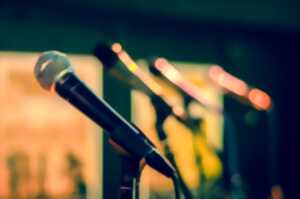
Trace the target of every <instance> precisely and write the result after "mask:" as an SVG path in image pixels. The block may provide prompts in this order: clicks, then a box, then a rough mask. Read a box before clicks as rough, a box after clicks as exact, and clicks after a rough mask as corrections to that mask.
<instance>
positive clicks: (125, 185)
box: [119, 155, 141, 199]
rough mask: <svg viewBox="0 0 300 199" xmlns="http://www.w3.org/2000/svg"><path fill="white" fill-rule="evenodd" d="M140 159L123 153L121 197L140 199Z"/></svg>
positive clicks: (123, 198)
mask: <svg viewBox="0 0 300 199" xmlns="http://www.w3.org/2000/svg"><path fill="white" fill-rule="evenodd" d="M140 174H141V169H140V160H139V159H134V158H131V157H129V156H126V155H121V183H120V187H119V198H120V199H139V183H140Z"/></svg>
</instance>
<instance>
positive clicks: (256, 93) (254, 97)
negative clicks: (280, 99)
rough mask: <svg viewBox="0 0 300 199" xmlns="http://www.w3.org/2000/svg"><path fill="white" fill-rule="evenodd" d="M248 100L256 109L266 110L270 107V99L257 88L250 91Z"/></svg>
mask: <svg viewBox="0 0 300 199" xmlns="http://www.w3.org/2000/svg"><path fill="white" fill-rule="evenodd" d="M248 99H249V100H250V102H251V103H252V104H253V105H254V106H255V107H256V108H257V109H261V110H268V109H270V108H271V105H272V102H271V97H270V96H269V95H268V94H267V93H265V92H264V91H262V90H260V89H257V88H253V89H251V90H250V92H249V94H248Z"/></svg>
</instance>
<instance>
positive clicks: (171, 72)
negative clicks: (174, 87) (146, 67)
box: [154, 58, 183, 84]
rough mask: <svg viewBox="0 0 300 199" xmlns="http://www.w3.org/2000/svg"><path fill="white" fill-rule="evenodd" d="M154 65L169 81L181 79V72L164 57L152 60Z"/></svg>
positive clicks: (175, 81)
mask: <svg viewBox="0 0 300 199" xmlns="http://www.w3.org/2000/svg"><path fill="white" fill-rule="evenodd" d="M154 65H155V67H156V68H157V69H158V70H159V71H160V72H161V73H162V74H163V75H165V76H166V77H167V78H168V79H169V80H170V81H171V82H173V83H175V84H176V83H177V82H179V81H182V79H183V78H182V76H181V74H180V73H179V72H178V71H177V70H176V69H175V68H174V67H173V66H172V65H171V64H170V63H169V62H168V61H167V60H166V59H164V58H158V59H156V60H155V62H154Z"/></svg>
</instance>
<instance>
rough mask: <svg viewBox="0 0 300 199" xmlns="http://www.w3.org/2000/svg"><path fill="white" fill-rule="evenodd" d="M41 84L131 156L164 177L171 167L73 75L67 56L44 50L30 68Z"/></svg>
mask: <svg viewBox="0 0 300 199" xmlns="http://www.w3.org/2000/svg"><path fill="white" fill-rule="evenodd" d="M34 74H35V77H36V79H37V80H38V82H39V84H40V85H41V87H43V88H44V89H46V90H50V91H56V92H57V93H58V94H59V95H60V96H61V97H62V98H64V99H65V100H67V101H68V102H69V103H71V104H72V105H73V106H74V107H76V108H77V109H79V110H80V111H81V112H82V113H84V114H85V115H86V116H88V117H89V118H90V119H91V120H92V121H94V122H95V123H96V124H98V125H100V126H101V127H103V129H105V130H106V131H108V132H109V133H110V136H111V139H112V140H113V141H115V142H116V143H117V144H118V145H120V146H121V147H123V148H124V149H125V150H126V151H127V152H129V153H130V154H131V155H132V156H133V158H136V159H138V160H139V159H142V158H144V159H145V161H146V163H147V164H148V165H149V166H151V167H152V168H154V169H156V170H157V171H159V172H161V173H162V174H164V175H165V176H167V177H170V178H173V177H174V176H175V175H176V174H175V170H174V169H173V167H172V166H171V165H170V164H169V163H168V162H167V161H166V160H165V159H164V158H163V157H162V156H161V155H160V154H159V153H158V152H157V150H156V149H155V147H154V146H153V145H152V143H151V142H150V141H149V140H148V139H147V138H146V136H145V135H144V134H143V133H142V132H141V130H140V129H138V128H137V127H136V126H134V125H133V124H131V123H130V122H128V121H126V120H125V119H124V118H123V117H122V116H121V115H120V114H118V112H117V111H116V110H114V109H113V108H112V107H111V106H110V105H109V104H108V103H107V102H106V101H104V100H103V99H101V98H98V97H97V96H96V95H95V94H94V93H93V92H92V91H91V90H90V89H89V88H88V87H87V86H86V85H85V84H84V83H83V82H82V81H81V80H80V79H79V78H78V77H77V75H76V74H75V72H74V70H73V68H72V67H71V64H70V62H69V60H68V58H67V56H66V55H65V54H63V53H61V52H58V51H47V52H44V53H43V54H42V55H41V56H40V57H39V58H38V61H37V63H36V65H35V68H34Z"/></svg>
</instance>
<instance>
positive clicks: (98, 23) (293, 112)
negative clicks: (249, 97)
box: [0, 0, 300, 199]
mask: <svg viewBox="0 0 300 199" xmlns="http://www.w3.org/2000/svg"><path fill="white" fill-rule="evenodd" d="M299 6H300V3H299V2H298V1H296V0H294V1H292V0H265V1H249V0H245V1H234V0H227V1H224V0H223V1H222V0H210V1H205V0H198V1H195V0H186V1H180V0H175V1H171V0H165V1H155V0H152V1H142V0H130V1H120V0H109V1H105V0H104V1H100V0H73V1H70V0H60V1H55V0H52V1H47V0H45V1H37V0H28V1H15V0H10V1H8V0H7V1H6V0H3V1H1V2H0V27H1V29H0V51H1V52H0V70H1V71H0V73H1V74H0V78H1V79H0V83H1V84H2V85H0V88H1V91H0V110H1V114H0V116H1V118H0V138H1V146H0V176H2V177H1V178H2V179H6V180H0V183H1V184H0V198H37V197H40V198H46V197H50V198H51V197H53V198H68V197H71V198H74V197H75V196H74V195H72V194H75V195H76V197H88V198H99V197H100V195H102V197H103V198H105V199H110V198H115V195H114V194H115V193H116V190H117V188H118V183H119V178H120V158H119V156H118V155H117V154H116V152H115V151H114V149H112V147H111V146H110V144H108V143H107V135H105V136H104V138H103V140H102V136H99V137H97V142H96V143H95V142H93V140H95V137H93V136H92V138H91V137H90V136H91V135H90V134H91V132H90V131H91V130H90V128H95V127H94V126H93V124H90V123H89V121H88V120H87V119H85V118H84V117H82V118H80V119H78V120H83V121H85V122H87V124H83V125H82V126H81V127H78V128H77V127H74V128H66V127H61V129H60V130H61V131H63V130H64V129H65V131H68V130H71V131H72V129H73V130H74V131H76V135H78V136H77V138H74V142H73V141H70V140H69V141H66V143H67V144H64V141H61V140H62V137H60V138H57V139H59V140H60V141H59V143H60V144H59V146H60V147H58V148H59V149H57V150H56V151H55V153H57V154H58V155H53V151H52V148H51V149H49V148H48V147H44V148H43V147H42V149H41V147H38V144H37V143H40V140H43V139H47V138H41V137H42V136H41V134H39V138H37V139H35V136H36V134H34V133H32V134H30V136H31V138H32V139H28V141H26V139H25V141H24V137H25V138H26V136H25V135H24V133H26V132H27V133H28V132H31V131H30V128H29V127H28V128H29V130H28V129H27V130H24V129H23V126H20V128H8V127H9V125H12V126H13V127H16V126H18V125H19V123H18V121H20V120H21V119H20V118H26V117H28V115H24V114H23V115H22V116H19V115H20V114H19V111H13V112H12V109H9V110H8V107H14V106H15V104H14V103H16V102H15V101H13V100H10V99H18V100H19V101H20V99H21V101H22V99H23V97H22V96H24V95H27V94H28V95H29V96H30V97H29V98H26V100H27V101H29V102H30V105H31V106H30V107H33V106H34V104H38V105H40V103H41V101H38V102H36V101H33V100H36V98H35V96H36V94H35V91H27V90H25V91H24V90H23V91H22V95H21V94H18V95H17V96H15V95H14V93H15V92H16V89H24V85H27V84H28V86H32V85H33V84H34V83H30V82H28V81H33V80H28V78H29V79H30V72H31V71H32V70H33V67H34V63H35V62H34V60H36V58H37V56H38V53H40V52H42V51H45V50H60V51H63V52H66V53H68V54H72V56H74V59H75V61H74V65H75V63H76V65H78V68H81V69H79V70H82V71H85V70H90V71H89V72H86V74H84V72H82V77H86V79H87V80H90V81H91V83H90V84H91V85H93V88H94V89H95V90H96V91H97V92H98V93H99V94H101V93H102V94H103V97H104V99H106V100H107V101H108V102H109V103H110V104H111V105H112V106H113V107H114V108H115V109H116V110H118V111H119V112H120V113H121V114H122V115H123V116H125V118H127V119H129V120H131V119H134V118H135V117H136V113H135V112H134V109H133V108H134V107H135V102H136V99H132V96H131V92H130V90H129V89H128V88H127V87H126V86H125V85H123V84H122V83H120V82H118V81H115V80H114V79H113V78H112V77H111V76H109V75H108V74H107V72H106V71H104V72H103V76H102V73H101V72H99V71H98V70H102V68H101V67H99V66H98V65H99V64H100V63H98V62H97V61H95V59H94V58H93V57H92V51H93V49H94V48H95V45H96V43H97V42H99V41H109V42H115V41H117V42H119V43H121V44H122V45H123V47H124V48H125V49H126V51H127V52H128V53H129V54H130V55H131V56H132V57H133V58H134V59H142V60H143V59H148V58H149V57H153V56H162V57H166V58H167V59H169V60H171V61H172V63H174V65H175V66H178V68H180V69H181V70H182V71H184V70H185V69H186V68H189V66H190V65H189V64H188V63H192V64H193V68H194V69H195V68H196V69H195V70H196V71H197V67H199V68H203V67H204V68H205V67H208V66H209V65H211V64H218V65H221V66H222V67H223V68H224V69H225V70H226V71H228V72H230V73H231V74H233V75H235V76H237V77H239V78H240V79H242V80H244V81H245V82H247V83H248V84H250V85H252V86H254V87H257V88H260V89H262V90H264V91H265V92H267V93H268V94H269V95H270V96H271V97H272V100H273V104H274V107H275V108H276V116H277V118H276V121H275V120H273V119H272V120H271V124H273V125H272V128H273V131H272V132H275V133H268V132H269V131H268V130H266V129H267V128H266V121H267V120H269V119H270V118H268V117H267V116H266V113H265V112H263V111H260V110H257V109H255V108H253V107H249V106H246V105H244V104H241V103H239V102H238V101H237V100H235V99H234V98H231V97H227V96H220V103H221V105H222V106H223V107H224V109H225V111H227V112H229V113H230V115H231V116H230V120H231V123H233V124H234V126H235V127H234V129H235V130H234V131H235V132H236V140H237V141H236V143H237V144H236V145H237V151H238V155H237V160H236V161H237V163H236V165H238V166H237V167H238V168H239V172H240V175H241V178H242V179H243V180H242V181H243V183H242V184H243V185H242V186H241V187H243V188H241V190H242V192H244V193H245V195H247V198H268V197H270V195H271V193H272V191H271V190H273V191H274V190H275V191H274V192H275V194H273V195H275V196H273V198H282V197H281V196H280V195H281V194H282V193H283V194H284V198H297V196H298V195H299V193H298V192H299V190H298V186H297V185H298V184H299V183H298V179H299V178H298V175H297V174H298V170H299V165H298V163H297V162H298V156H299V155H298V145H299V144H298V142H299V133H298V132H299V130H298V127H299V122H300V121H299V116H298V115H299V113H298V111H299V102H298V101H299V97H298V85H299V84H298V82H297V81H298V79H299V78H298V77H299V72H300V70H299V66H300V64H299V57H298V52H299V51H300V13H299ZM76 60H77V61H76ZM23 62H24V66H22V63H23ZM72 63H73V62H72ZM10 64H11V65H12V66H10ZM86 65H93V66H94V69H86V67H87V66H86ZM25 67H26V70H25V69H24V68H25ZM18 68H19V69H18ZM95 68H97V69H95ZM99 68H100V69H99ZM8 71H13V73H14V74H18V71H21V72H20V73H22V74H23V73H24V74H27V75H25V76H26V78H23V76H22V75H19V76H18V75H17V76H18V77H16V78H17V80H16V82H18V81H19V80H22V81H26V83H24V85H23V87H22V86H21V87H18V88H14V87H12V86H10V85H9V83H6V84H5V82H9V80H11V79H13V78H14V77H15V76H14V75H12V76H10V75H8V74H9V73H11V72H8ZM22 71H23V72H22ZM24 71H25V72H24ZM28 71H29V72H28ZM89 74H90V75H89ZM94 74H97V76H94ZM33 78H34V77H33V75H32V79H33ZM190 78H192V77H190ZM3 82H4V83H3ZM11 85H12V84H11ZM18 85H22V83H20V82H19V84H18ZM33 87H34V86H33ZM26 88H27V87H26ZM115 91H118V92H115ZM38 92H42V91H38ZM216 93H217V91H216ZM217 94H218V93H217ZM12 95H13V96H12ZM39 96H40V94H39ZM133 98H134V97H133ZM38 99H39V100H41V99H40V98H38ZM46 99H48V97H47V96H46ZM24 100H25V97H24ZM57 100H58V99H57ZM58 101H59V100H58ZM42 102H44V101H42ZM44 103H45V104H47V103H49V102H44ZM50 104H52V102H51V103H50ZM22 106H25V107H28V103H27V104H26V103H24V105H22ZM52 106H55V105H53V104H52ZM48 108H49V107H48ZM50 108H51V106H50ZM40 109H42V108H41V107H40V106H39V107H37V108H36V110H40ZM17 110H19V109H17ZM47 110H49V109H45V112H46V111H47ZM26 111H27V112H29V113H30V114H35V113H31V111H30V110H26ZM20 112H21V111H20ZM40 112H43V111H40ZM40 112H38V113H36V117H37V118H39V117H47V118H50V117H48V116H45V115H46V114H41V113H40ZM14 113H15V114H16V117H15V118H14V115H13V114H14ZM51 114H55V111H53V113H51ZM65 114H69V115H74V114H76V113H75V111H74V113H72V112H68V113H65ZM41 115H42V116H41ZM79 115H80V114H79ZM8 117H10V118H9V119H7V118H8ZM61 117H62V118H63V117H65V116H64V115H63V116H61ZM74 117H75V116H74ZM76 117H77V116H76ZM54 119H55V118H54V117H53V118H50V119H49V120H51V121H54ZM144 119H145V120H146V121H147V119H146V118H144ZM34 120H35V118H32V121H30V123H34ZM37 120H38V119H37ZM221 120H222V121H223V122H224V129H225V126H226V125H225V124H226V121H225V120H226V118H223V119H221ZM8 121H9V122H11V121H13V122H12V123H9V122H8ZM69 121H70V122H72V121H73V123H75V122H74V121H77V119H76V118H75V119H74V118H71V119H70V120H69ZM222 121H221V123H222ZM22 122H23V123H24V121H23V120H22ZM25 122H26V120H25ZM27 122H28V121H27ZM20 123H21V122H20ZM83 123H84V122H83ZM42 124H43V123H42ZM76 124H78V125H80V124H81V123H78V122H76ZM23 125H24V124H23ZM47 125H49V124H48V123H47ZM47 125H45V126H44V127H45V128H41V127H38V128H37V127H35V129H34V131H37V129H38V130H39V131H44V130H43V129H47ZM50 125H54V124H52V123H51V122H50ZM59 125H62V124H59ZM274 129H275V130H274ZM48 130H49V129H48ZM55 131H57V130H55V128H54V129H53V130H52V132H55ZM92 131H93V132H96V131H99V130H92ZM10 132H18V133H14V134H13V136H9V133H10ZM80 132H86V133H85V134H82V135H81V134H80ZM89 132H90V133H89ZM65 133H66V137H68V136H69V133H70V132H65ZM20 136H21V137H20ZM23 136H24V137H23ZM46 136H48V137H49V138H53V135H52V134H51V133H48V134H47V135H46ZM220 136H221V134H220ZM83 137H85V138H86V139H85V140H86V142H85V144H81V143H80V142H81V141H83V140H84V139H82V138H83ZM14 139H16V140H18V142H14ZM57 139H53V140H56V141H57ZM7 140H9V141H7ZM20 140H21V141H23V144H20V145H18V144H15V143H19V142H20ZM88 140H90V141H88ZM44 141H45V140H44ZM27 143H28V145H27ZM72 143H73V144H72ZM66 145H67V146H66ZM28 146H36V147H35V148H34V147H28ZM55 146H56V145H55V144H53V148H55ZM90 146H92V147H91V148H89V147H90ZM79 148H83V149H86V151H89V152H86V153H87V154H88V155H87V154H84V153H83V154H81V152H83V151H84V150H83V151H80V150H79V151H78V149H79ZM40 151H42V152H45V153H40ZM223 151H226V147H225V145H224V147H222V150H221V152H220V153H222V152H223ZM218 153H219V152H218ZM28 154H29V155H28ZM32 154H33V155H32ZM47 154H50V155H48V156H47ZM51 154H52V156H53V158H54V157H59V158H58V159H61V160H57V162H59V163H57V164H58V165H56V166H53V164H54V163H53V164H50V163H49V165H50V167H52V166H53V167H55V168H58V169H61V168H63V169H65V170H63V169H62V170H63V171H65V172H63V171H60V172H61V173H66V170H67V171H68V173H69V174H68V176H65V175H66V174H65V175H63V177H64V179H65V183H64V185H61V186H57V187H65V189H64V190H63V191H57V192H55V191H54V192H55V193H63V194H61V195H59V196H51V194H50V193H48V192H51V193H52V192H53V190H56V189H55V188H53V186H52V185H47V186H46V185H45V186H44V185H43V184H44V183H46V184H47V177H45V176H49V175H50V176H52V175H53V171H52V173H51V168H49V166H48V167H47V169H45V168H44V167H45V165H47V157H48V159H49V161H50V162H51V161H52V159H53V158H52V159H51V157H52V156H51ZM85 155H87V156H89V158H87V157H85ZM77 156H78V157H77ZM221 156H222V155H220V157H221ZM93 157H94V158H93ZM222 157H223V156H222ZM28 158H29V159H28ZM221 159H222V158H221ZM53 161H54V160H53ZM53 161H52V162H53ZM30 162H34V163H30ZM54 162H55V161H54ZM95 162H96V163H95ZM91 164H92V165H97V166H95V167H93V166H92V167H90V165H91ZM18 165H21V166H18ZM30 165H33V166H30ZM51 165H52V166H51ZM60 165H62V166H60ZM68 165H69V166H68ZM19 167H20V168H19ZM28 167H30V168H31V169H28ZM225 167H226V166H225V163H224V162H223V168H225ZM43 168H44V169H43ZM88 168H90V169H88ZM91 168H92V169H91ZM24 169H25V170H26V171H25V172H21V171H22V170H24ZM81 169H82V171H81ZM31 170H36V172H33V173H32V174H29V173H30V172H29V171H31ZM97 170H98V171H99V172H97ZM224 170H226V169H223V171H224ZM46 171H47V172H48V174H47V175H46V174H45V175H44V174H43V172H44V173H45V172H46ZM92 171H93V172H92ZM94 171H95V172H94ZM19 172H21V174H19ZM28 172H29V173H28ZM47 172H46V173H47ZM55 172H56V170H55V171H54V173H55ZM31 175H32V176H36V177H35V178H36V179H37V180H35V181H34V183H37V185H32V186H31V188H26V187H23V185H20V186H21V187H23V188H17V187H18V183H21V184H22V183H23V184H27V182H28V181H26V180H28V179H30V176H31ZM56 175H58V174H57V173H56ZM94 175H95V176H97V177H95V176H94ZM3 176H6V177H5V178H4V177H3ZM15 176H21V177H19V178H20V179H21V181H20V180H19V181H18V180H16V178H18V177H15ZM43 176H44V177H43ZM82 176H83V177H82ZM223 176H224V173H223ZM44 178H46V179H44ZM53 179H54V180H55V179H60V177H57V178H53ZM53 179H52V180H53ZM66 179H68V180H66ZM70 179H73V180H70ZM16 181H18V182H16ZM67 181H68V182H67ZM82 181H84V182H82ZM221 181H222V180H221ZM39 182H40V184H42V185H41V186H39V185H38V184H39ZM225 182H226V180H225ZM74 183H75V184H74ZM76 183H77V184H76ZM220 183H221V184H222V183H223V184H225V185H224V186H223V185H222V187H223V188H224V187H225V188H224V189H226V183H224V182H223V181H222V182H220ZM48 184H49V183H48ZM50 184H51V183H50ZM53 184H56V183H55V182H54V183H53ZM86 184H87V185H86ZM227 184H228V183H227ZM32 187H35V188H32ZM38 187H40V189H39V188H38ZM41 187H48V188H47V190H48V191H44V190H43V189H44V188H41ZM49 187H50V188H49ZM51 187H52V188H51ZM54 187H55V186H54ZM86 187H88V188H86ZM90 187H93V188H90ZM19 189H21V190H19ZM58 189H59V188H58ZM86 189H88V190H96V191H92V192H89V193H92V194H91V195H89V194H87V191H86ZM22 190H23V191H22ZM24 190H25V191H24ZM26 190H27V191H26ZM28 190H29V191H28ZM30 190H33V191H32V192H34V193H36V192H40V193H42V194H30ZM36 190H40V191H36ZM78 190H79V191H78ZM97 191H98V192H99V193H96V192H97ZM27 192H29V193H27ZM46 192H47V194H45V193H46ZM81 194H82V195H81ZM33 195H35V196H33ZM150 197H152V198H159V197H162V198H163V197H164V196H157V197H156V196H155V195H154V196H150ZM100 198H101V197H100ZM223 198H225V197H223Z"/></svg>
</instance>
